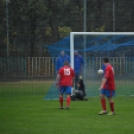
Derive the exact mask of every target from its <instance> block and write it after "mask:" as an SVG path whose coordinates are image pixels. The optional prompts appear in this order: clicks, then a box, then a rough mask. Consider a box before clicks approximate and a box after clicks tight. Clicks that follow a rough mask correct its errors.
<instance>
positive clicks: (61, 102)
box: [59, 97, 63, 107]
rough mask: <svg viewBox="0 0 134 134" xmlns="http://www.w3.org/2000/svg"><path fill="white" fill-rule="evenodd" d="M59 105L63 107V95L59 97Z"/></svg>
mask: <svg viewBox="0 0 134 134" xmlns="http://www.w3.org/2000/svg"><path fill="white" fill-rule="evenodd" d="M59 102H60V107H63V97H59Z"/></svg>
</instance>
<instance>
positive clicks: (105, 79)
mask: <svg viewBox="0 0 134 134" xmlns="http://www.w3.org/2000/svg"><path fill="white" fill-rule="evenodd" d="M106 82H107V78H106V77H104V78H102V82H101V86H100V90H101V89H103V87H104V85H105V83H106Z"/></svg>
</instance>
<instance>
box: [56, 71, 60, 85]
mask: <svg viewBox="0 0 134 134" xmlns="http://www.w3.org/2000/svg"><path fill="white" fill-rule="evenodd" d="M59 81H60V74H57V77H56V85H58V83H59Z"/></svg>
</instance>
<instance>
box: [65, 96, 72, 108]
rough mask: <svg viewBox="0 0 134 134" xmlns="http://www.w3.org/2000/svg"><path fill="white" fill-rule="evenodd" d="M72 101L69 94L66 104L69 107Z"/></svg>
mask: <svg viewBox="0 0 134 134" xmlns="http://www.w3.org/2000/svg"><path fill="white" fill-rule="evenodd" d="M70 102H71V99H70V96H68V97H67V98H66V106H67V107H69V106H70Z"/></svg>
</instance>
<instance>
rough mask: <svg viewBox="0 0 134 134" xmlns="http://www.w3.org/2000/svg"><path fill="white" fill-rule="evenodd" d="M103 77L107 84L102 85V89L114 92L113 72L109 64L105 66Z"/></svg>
mask: <svg viewBox="0 0 134 134" xmlns="http://www.w3.org/2000/svg"><path fill="white" fill-rule="evenodd" d="M104 77H105V78H107V82H106V83H105V84H104V86H103V89H108V90H115V83H114V70H113V67H112V66H111V65H110V64H107V65H106V68H105V70H104Z"/></svg>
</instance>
